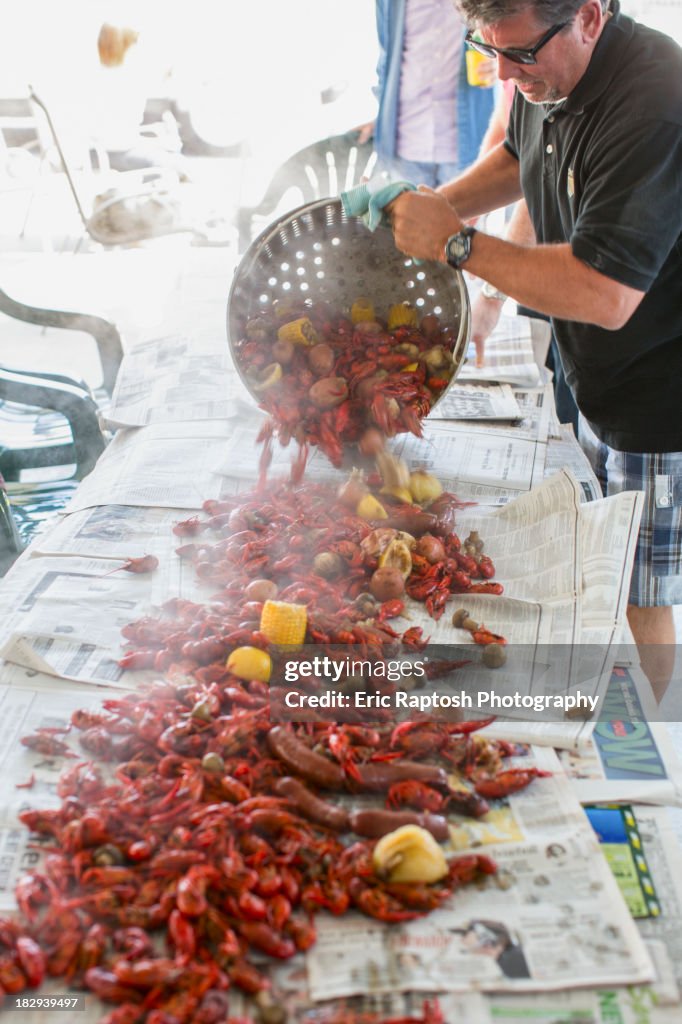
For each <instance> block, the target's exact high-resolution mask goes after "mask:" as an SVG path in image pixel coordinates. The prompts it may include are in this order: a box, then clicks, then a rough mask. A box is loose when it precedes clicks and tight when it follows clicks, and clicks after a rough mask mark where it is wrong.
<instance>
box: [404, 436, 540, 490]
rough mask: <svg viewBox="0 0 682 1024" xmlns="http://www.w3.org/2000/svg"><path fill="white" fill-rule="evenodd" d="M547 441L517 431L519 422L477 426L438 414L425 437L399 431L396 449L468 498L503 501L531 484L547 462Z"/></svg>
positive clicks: (411, 461) (409, 461) (415, 465)
mask: <svg viewBox="0 0 682 1024" xmlns="http://www.w3.org/2000/svg"><path fill="white" fill-rule="evenodd" d="M546 447H547V446H546V444H544V443H542V442H539V441H533V440H528V439H526V438H524V437H517V436H516V435H515V434H514V433H513V428H509V429H506V430H505V429H504V428H503V427H497V426H488V427H486V428H485V429H482V428H480V427H479V428H478V429H471V428H470V425H469V424H467V425H466V426H464V425H462V424H458V423H453V422H448V421H443V420H434V421H433V422H430V421H428V422H427V423H426V425H425V430H424V437H423V438H418V437H414V435H413V434H401V435H400V436H399V437H397V438H396V439H395V441H394V444H393V451H394V452H395V454H396V455H398V456H399V457H400V458H402V459H405V461H406V462H407V464H408V465H409V466H410V467H411V468H413V469H416V468H419V469H426V470H428V471H429V472H431V473H434V474H435V475H436V476H437V477H438V479H439V480H440V481H441V483H442V485H443V487H444V488H445V490H448V491H454V493H455V494H457V496H458V497H460V498H462V499H463V500H465V501H477V502H479V503H480V504H498V503H506V502H507V501H509V500H510V499H511V498H514V497H516V496H517V495H518V494H523V493H525V492H526V491H529V490H530V489H531V487H532V485H533V475H534V472H537V467H538V466H540V467H544V461H545V450H546ZM541 472H542V470H541Z"/></svg>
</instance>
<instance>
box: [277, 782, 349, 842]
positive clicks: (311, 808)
mask: <svg viewBox="0 0 682 1024" xmlns="http://www.w3.org/2000/svg"><path fill="white" fill-rule="evenodd" d="M275 792H276V793H277V795H278V796H283V797H286V799H287V800H288V801H289V802H290V803H291V804H292V805H293V807H294V809H295V810H297V811H298V812H299V814H302V815H303V817H304V818H308V820H309V821H314V822H315V823H316V824H317V825H324V826H325V827H326V828H333V829H335V830H336V831H337V832H347V831H348V827H349V826H348V811H347V810H346V809H345V808H344V807H337V806H336V805H335V804H330V803H327V801H326V800H322V799H320V797H319V796H315V794H314V793H311V792H310V790H309V789H308V787H307V786H305V785H304V784H303V783H302V782H301V781H300V779H292V777H291V776H290V775H287V776H285V777H284V778H282V779H277V781H276V783H275Z"/></svg>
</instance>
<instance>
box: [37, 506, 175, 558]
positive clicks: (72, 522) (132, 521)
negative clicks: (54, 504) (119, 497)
mask: <svg viewBox="0 0 682 1024" xmlns="http://www.w3.org/2000/svg"><path fill="white" fill-rule="evenodd" d="M188 517H189V514H188V512H187V510H186V509H178V508H147V507H144V506H136V505H97V506H95V507H94V508H86V509H83V511H82V512H74V513H72V514H71V515H67V516H64V517H63V518H62V519H61V521H60V522H59V523H57V525H56V526H55V527H54V528H53V529H51V530H49V531H48V532H47V533H45V534H41V535H40V536H39V537H38V538H37V539H36V541H35V542H34V544H33V545H32V548H31V551H32V552H33V554H41V555H46V554H50V555H52V554H58V555H85V556H88V557H91V558H114V559H126V558H139V557H140V556H141V555H156V556H157V558H160V557H161V556H165V555H166V553H167V551H168V548H169V545H170V538H171V537H172V536H173V532H172V531H173V526H174V525H175V524H176V523H178V522H180V521H181V520H184V519H187V518H188ZM182 543H183V541H182V540H181V539H180V538H179V537H175V544H174V546H175V547H179V546H180V545H181V544H182Z"/></svg>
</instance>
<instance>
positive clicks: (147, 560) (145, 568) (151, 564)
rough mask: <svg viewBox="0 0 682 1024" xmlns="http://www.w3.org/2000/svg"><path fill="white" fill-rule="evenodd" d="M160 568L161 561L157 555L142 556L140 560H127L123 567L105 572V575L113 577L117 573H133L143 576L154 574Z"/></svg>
mask: <svg viewBox="0 0 682 1024" xmlns="http://www.w3.org/2000/svg"><path fill="white" fill-rule="evenodd" d="M158 567H159V560H158V558H157V557H156V555H141V556H140V557H139V558H126V560H125V562H124V563H123V565H119V566H117V567H116V568H115V569H111V570H110V571H109V572H105V573H104V574H103V575H104V576H111V574H112V573H115V572H133V573H139V574H140V575H142V574H144V573H148V572H154V570H155V569H158Z"/></svg>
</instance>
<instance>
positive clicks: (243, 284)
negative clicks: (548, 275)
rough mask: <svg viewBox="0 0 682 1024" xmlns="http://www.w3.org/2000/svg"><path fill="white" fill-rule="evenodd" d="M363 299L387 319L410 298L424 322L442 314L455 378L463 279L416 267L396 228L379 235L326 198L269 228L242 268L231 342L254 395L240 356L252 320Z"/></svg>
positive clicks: (430, 265) (465, 311)
mask: <svg viewBox="0 0 682 1024" xmlns="http://www.w3.org/2000/svg"><path fill="white" fill-rule="evenodd" d="M360 297H365V298H367V299H369V300H370V301H371V302H372V304H373V306H374V308H375V309H376V310H377V313H378V314H379V315H382V316H385V315H386V313H387V312H388V309H389V307H390V306H392V305H394V304H396V303H399V302H405V301H408V302H410V303H411V304H412V305H413V306H415V307H416V309H417V310H418V312H419V316H420V318H421V317H422V316H423V315H424V314H426V313H435V314H436V315H437V316H438V317H439V318H440V322H441V325H442V326H443V327H450V328H452V331H453V337H454V339H455V340H454V343H453V347H452V358H453V363H454V367H455V371H454V374H453V376H452V380H454V378H455V377H456V375H457V373H458V371H459V369H460V367H461V365H462V363H463V361H464V356H465V353H466V349H467V344H468V341H469V332H470V319H471V316H470V307H469V296H468V293H467V289H466V285H465V283H464V278H463V275H462V274H461V273H460V272H459V271H458V270H455V269H454V268H452V267H450V266H448V265H447V264H446V263H438V262H436V261H428V262H423V263H421V264H415V262H414V261H413V260H412V259H410V258H409V257H407V256H405V255H404V254H403V253H401V252H398V250H397V249H396V247H395V244H394V242H393V234H392V232H391V231H390V230H389V229H388V228H382V227H380V228H377V230H376V231H374V232H371V231H370V230H369V229H368V228H367V227H366V226H365V225H364V224H363V223H362V221H360V220H359V219H358V218H356V217H352V218H348V217H346V215H345V213H344V212H343V207H342V205H341V200H340V199H320V200H317V201H316V202H314V203H308V204H307V205H305V206H300V207H299V208H298V209H296V210H293V211H292V212H291V213H289V214H287V215H286V216H285V217H284V218H283V219H282V220H279V221H277V222H276V223H274V224H271V225H270V227H268V228H266V229H265V231H263V232H262V233H261V234H260V235H259V236H258V238H256V239H255V240H254V241H253V242H252V243H251V245H250V246H249V248H248V250H247V251H246V253H245V254H244V256H243V258H242V260H241V263H240V264H239V266H238V267H237V270H236V271H235V276H234V280H233V283H232V288H231V289H230V296H229V300H228V310H227V332H228V339H229V343H230V349H231V351H232V355H233V357H234V359H235V364H236V366H237V369H238V370H239V373H240V375H241V377H242V380H243V381H244V383H245V385H246V387H247V388H248V389H249V391H250V392H251V394H252V395H253V396H254V398H256V400H257V401H260V400H261V398H260V397H259V396H258V395H257V394H256V393H254V391H253V389H252V384H251V382H250V381H249V380H248V379H247V378H246V376H245V375H244V374H243V372H242V369H241V367H240V365H239V360H238V358H237V355H236V346H237V342H238V341H239V339H240V338H242V337H243V336H244V327H245V324H246V321H247V320H248V319H249V318H250V317H253V316H256V315H258V314H259V313H263V312H269V311H270V310H271V309H272V306H273V304H274V303H275V301H276V300H278V301H280V302H281V301H283V300H285V299H289V300H291V299H296V300H299V301H300V300H301V299H310V300H311V301H312V302H319V301H324V302H329V303H330V304H331V306H332V308H333V309H338V310H339V312H343V311H348V310H349V309H350V307H351V305H352V304H353V302H355V301H356V299H358V298H360ZM441 397H442V396H441ZM434 404H435V402H434Z"/></svg>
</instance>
